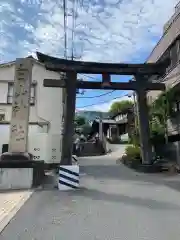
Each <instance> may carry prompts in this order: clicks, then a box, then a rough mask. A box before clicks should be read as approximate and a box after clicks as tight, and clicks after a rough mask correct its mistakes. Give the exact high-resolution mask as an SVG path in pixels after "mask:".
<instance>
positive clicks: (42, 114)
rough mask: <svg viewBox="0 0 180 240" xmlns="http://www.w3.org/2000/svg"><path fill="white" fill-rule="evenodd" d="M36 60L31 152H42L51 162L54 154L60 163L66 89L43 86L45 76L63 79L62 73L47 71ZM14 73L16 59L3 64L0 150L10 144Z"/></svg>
mask: <svg viewBox="0 0 180 240" xmlns="http://www.w3.org/2000/svg"><path fill="white" fill-rule="evenodd" d="M33 61H34V64H33V70H32V87H31V100H30V103H31V106H30V117H29V151H30V152H32V153H33V154H35V155H37V154H39V155H40V156H39V155H38V156H37V159H39V158H46V159H41V160H45V161H47V162H51V160H52V159H51V158H52V157H53V159H54V160H55V158H56V160H57V161H58V162H59V160H60V159H59V158H60V155H59V154H60V151H61V149H59V148H60V141H61V129H62V118H63V90H62V89H61V88H46V87H44V86H43V80H44V79H45V78H52V79H60V78H61V75H60V74H59V73H57V72H52V71H48V70H46V69H45V67H44V65H43V64H42V63H39V62H38V61H37V60H36V59H34V58H33ZM14 75H15V62H9V63H5V64H0V152H2V145H3V144H7V143H8V141H9V134H10V121H11V111H12V110H11V109H12V96H13V83H14ZM53 142H54V143H53ZM54 144H55V145H56V146H55V145H54ZM34 145H36V146H34ZM50 146H51V147H50ZM49 147H50V148H51V149H49ZM34 149H36V152H38V151H39V152H41V153H34V152H33V151H34ZM44 149H47V150H44ZM47 151H48V153H47ZM49 152H56V154H55V153H53V154H50V155H57V156H50V155H49ZM57 158H58V159H57Z"/></svg>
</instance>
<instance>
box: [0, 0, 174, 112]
mask: <svg viewBox="0 0 180 240" xmlns="http://www.w3.org/2000/svg"><path fill="white" fill-rule="evenodd" d="M74 1H75V12H76V14H75V15H76V21H75V31H74V55H75V57H76V58H78V59H81V60H85V61H86V60H87V61H99V62H131V63H135V62H144V61H145V60H146V59H147V57H148V55H149V53H150V52H151V50H152V49H153V47H154V46H155V45H156V43H157V41H158V40H159V39H160V37H161V35H162V30H163V25H164V24H165V23H166V21H167V20H168V19H169V18H170V16H171V15H172V14H173V12H174V6H175V5H176V4H177V3H178V0H167V1H163V0H83V1H80V0H74ZM62 2H63V1H62V0H1V1H0V40H1V45H0V62H1V63H3V62H7V61H11V60H14V59H15V58H17V57H25V56H28V55H33V56H35V52H36V51H37V50H38V51H40V52H43V53H46V54H50V55H54V56H57V57H63V54H64V30H63V8H62ZM72 4H73V0H71V1H70V0H67V10H68V17H67V25H68V28H67V46H68V51H67V52H68V56H70V55H71V50H72V34H71V33H72V26H73V21H72V6H73V5H72ZM79 77H82V78H84V79H87V78H88V77H87V76H84V75H81V76H79ZM91 77H93V78H95V79H100V76H91ZM90 79H91V80H92V78H90ZM95 79H94V80H95ZM112 80H113V81H115V80H116V81H127V80H128V78H127V77H124V76H116V77H112ZM106 92H107V91H106ZM109 92H111V91H109ZM103 93H105V91H101V92H100V91H92V90H89V91H86V92H85V93H84V95H81V94H78V95H77V109H80V108H81V109H91V110H102V111H106V110H108V108H109V106H110V104H111V103H112V102H113V101H115V100H116V99H117V100H118V97H119V100H120V99H121V100H122V99H127V96H126V95H127V92H122V91H115V92H113V93H109V94H107V95H104V96H102V97H97V98H91V97H93V96H98V95H100V94H103ZM123 96H124V97H123ZM114 98H115V100H113V99H114ZM92 104H94V105H92ZM88 105H92V106H89V107H88Z"/></svg>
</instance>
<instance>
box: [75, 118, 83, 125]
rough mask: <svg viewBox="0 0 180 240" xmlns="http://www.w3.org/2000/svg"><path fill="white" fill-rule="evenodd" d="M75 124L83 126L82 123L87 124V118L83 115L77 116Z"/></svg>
mask: <svg viewBox="0 0 180 240" xmlns="http://www.w3.org/2000/svg"><path fill="white" fill-rule="evenodd" d="M75 124H76V125H77V126H82V125H85V124H86V119H85V118H84V117H82V116H76V117H75Z"/></svg>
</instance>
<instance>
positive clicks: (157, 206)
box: [69, 188, 180, 211]
mask: <svg viewBox="0 0 180 240" xmlns="http://www.w3.org/2000/svg"><path fill="white" fill-rule="evenodd" d="M69 194H70V195H71V194H72V193H69ZM73 196H82V197H86V198H87V197H88V198H90V199H92V200H102V201H103V200H104V201H109V202H117V203H124V204H126V205H127V204H128V205H131V206H133V205H135V206H139V207H145V208H148V209H151V210H175V211H177V210H179V211H180V206H178V205H176V204H173V203H167V202H162V201H157V200H154V199H147V198H140V197H130V196H125V195H119V194H113V193H105V192H101V191H99V190H96V189H86V188H82V189H81V190H79V191H76V192H74V193H73Z"/></svg>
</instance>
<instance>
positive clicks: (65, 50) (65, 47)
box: [63, 0, 67, 59]
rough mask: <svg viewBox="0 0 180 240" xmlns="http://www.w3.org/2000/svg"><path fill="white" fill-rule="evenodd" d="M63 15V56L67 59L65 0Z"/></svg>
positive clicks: (64, 2) (64, 0)
mask: <svg viewBox="0 0 180 240" xmlns="http://www.w3.org/2000/svg"><path fill="white" fill-rule="evenodd" d="M63 15H64V58H65V59H67V5H66V0H63Z"/></svg>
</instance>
